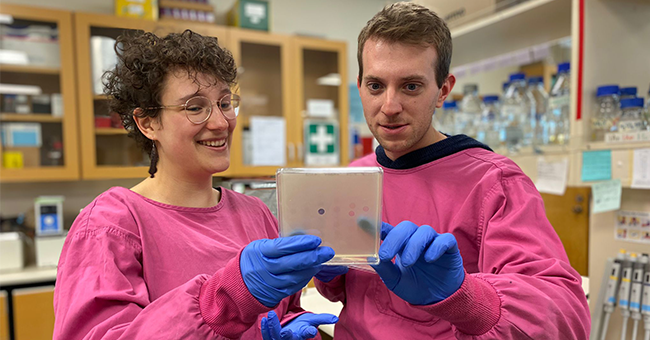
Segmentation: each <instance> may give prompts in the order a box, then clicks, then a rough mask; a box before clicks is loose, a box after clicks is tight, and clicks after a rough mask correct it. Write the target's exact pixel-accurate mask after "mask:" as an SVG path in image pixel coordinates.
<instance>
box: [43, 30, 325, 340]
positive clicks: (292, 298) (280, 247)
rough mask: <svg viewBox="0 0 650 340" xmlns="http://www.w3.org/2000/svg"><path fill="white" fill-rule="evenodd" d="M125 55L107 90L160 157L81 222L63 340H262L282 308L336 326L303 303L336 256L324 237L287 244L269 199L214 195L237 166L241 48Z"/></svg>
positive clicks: (158, 44) (125, 46)
mask: <svg viewBox="0 0 650 340" xmlns="http://www.w3.org/2000/svg"><path fill="white" fill-rule="evenodd" d="M116 51H117V53H118V58H119V62H118V65H117V66H116V68H115V69H114V70H112V71H110V72H108V74H107V78H106V83H105V87H106V94H108V95H109V96H110V97H111V98H112V99H111V104H110V107H111V109H112V110H113V111H115V112H118V113H119V114H120V115H121V117H122V122H123V124H124V127H125V128H126V129H127V130H128V131H129V135H130V136H131V137H133V138H135V139H136V140H137V141H138V143H139V144H140V145H141V146H142V147H143V149H144V150H145V151H147V152H149V153H150V154H151V168H150V171H149V172H150V174H151V176H150V177H148V178H145V179H144V180H143V181H142V182H140V183H139V184H137V185H136V186H134V187H133V188H131V189H126V188H118V187H116V188H111V189H109V190H107V191H106V192H104V193H103V194H101V195H100V196H98V197H97V198H96V199H95V200H94V201H93V202H92V203H91V204H90V205H88V206H87V207H86V208H84V209H83V210H82V212H81V213H80V214H79V215H78V216H77V218H76V220H75V222H74V223H73V225H72V227H71V228H70V232H69V234H68V236H67V238H66V242H65V245H64V247H63V251H62V253H61V257H60V262H59V266H58V272H57V280H56V281H57V287H56V291H55V297H54V311H55V315H56V321H55V329H54V339H81V338H84V339H90V338H92V339H99V338H107V337H110V338H118V337H119V338H125V339H140V338H153V339H179V338H183V339H223V338H228V339H231V338H233V339H235V338H236V339H260V338H261V337H262V334H261V330H260V327H259V326H258V325H259V324H260V323H261V320H262V317H263V316H264V315H266V313H268V312H269V311H271V310H274V314H273V315H277V317H278V318H279V319H278V320H281V321H282V324H283V325H287V324H293V325H294V326H295V325H298V326H300V325H302V324H303V323H304V322H306V321H305V320H306V319H308V320H309V321H310V322H312V323H314V322H315V323H314V324H313V325H316V326H317V325H318V324H319V323H331V322H335V320H333V319H332V318H334V316H324V317H323V318H320V317H319V316H313V314H303V313H304V311H303V310H302V309H301V308H300V293H298V292H299V291H300V289H301V288H302V287H303V286H305V285H306V284H307V283H308V282H309V280H310V279H311V278H312V277H313V276H314V274H316V273H317V272H318V271H319V269H320V268H321V264H322V263H323V262H325V261H327V260H329V259H330V258H332V257H333V256H334V253H333V250H332V249H331V248H327V247H319V244H320V242H321V241H320V239H318V238H317V237H315V236H307V235H305V236H296V237H291V238H278V224H277V221H276V220H275V218H274V217H273V215H272V214H271V212H270V211H269V209H268V208H267V207H266V205H264V203H262V201H260V200H259V199H258V198H255V197H249V196H245V195H241V194H238V193H236V192H233V191H230V190H227V189H225V188H213V187H212V175H213V174H214V173H217V172H221V171H224V170H226V169H227V168H228V166H229V164H230V160H229V157H230V155H229V150H230V144H231V142H232V133H233V131H234V129H235V125H236V123H237V108H238V107H239V102H240V99H239V96H237V95H236V94H233V93H232V92H231V90H232V88H233V86H234V85H235V77H236V74H237V72H236V70H237V68H236V66H235V62H234V60H233V57H232V55H231V54H230V52H228V51H227V50H225V49H223V48H221V47H220V46H219V44H218V41H217V39H216V38H212V37H204V36H201V35H199V34H196V33H193V32H191V31H185V32H183V33H182V34H170V35H168V36H166V37H164V38H160V37H157V36H156V35H154V34H151V33H144V32H138V33H135V34H132V35H128V36H122V37H120V38H118V39H117V43H116ZM270 239H273V240H270ZM270 262H272V263H270ZM303 315H305V316H303ZM314 318H316V319H317V320H321V321H314V320H316V319H314ZM294 320H295V321H294ZM301 320H302V321H301ZM328 320H329V321H328ZM301 322H302V323H301ZM307 328H308V327H306V328H305V329H307ZM312 328H313V330H314V331H315V328H314V327H312ZM296 332H298V331H296ZM298 333H300V332H298ZM307 334H311V333H309V332H305V336H306V335H307ZM295 338H300V339H303V338H305V337H303V336H301V335H300V334H298V335H297V336H296V337H295Z"/></svg>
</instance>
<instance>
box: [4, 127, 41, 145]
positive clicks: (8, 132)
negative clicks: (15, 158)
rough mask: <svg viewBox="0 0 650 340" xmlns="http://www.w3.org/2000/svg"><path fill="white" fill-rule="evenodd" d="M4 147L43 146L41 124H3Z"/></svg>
mask: <svg viewBox="0 0 650 340" xmlns="http://www.w3.org/2000/svg"><path fill="white" fill-rule="evenodd" d="M2 145H4V146H5V147H14V146H35V147H41V145H43V142H42V137H41V124H40V123H3V124H2Z"/></svg>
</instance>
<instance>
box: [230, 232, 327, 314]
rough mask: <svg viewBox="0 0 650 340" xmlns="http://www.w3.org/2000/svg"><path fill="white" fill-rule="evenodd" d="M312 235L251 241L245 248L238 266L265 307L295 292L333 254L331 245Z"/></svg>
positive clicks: (253, 292) (251, 290) (250, 288)
mask: <svg viewBox="0 0 650 340" xmlns="http://www.w3.org/2000/svg"><path fill="white" fill-rule="evenodd" d="M320 243H321V239H320V238H319V237H317V236H312V235H300V236H292V237H280V238H276V239H273V240H269V239H263V240H256V241H253V242H251V243H250V244H248V245H247V246H246V248H244V250H242V253H241V258H240V259H239V268H240V270H241V275H242V278H243V279H244V283H245V284H246V287H247V288H248V290H249V291H250V292H251V294H252V295H253V296H254V297H255V298H256V299H257V300H258V301H259V302H260V303H261V304H263V305H265V306H266V307H273V306H275V305H277V304H278V303H280V301H281V300H282V299H284V298H285V297H287V296H289V295H292V294H295V293H296V292H298V291H299V290H300V289H302V287H304V286H305V285H307V283H309V280H311V278H312V277H313V276H314V274H316V273H318V271H320V270H321V267H322V263H323V262H327V261H329V260H330V259H331V258H332V257H334V250H333V249H332V248H330V247H319V245H320Z"/></svg>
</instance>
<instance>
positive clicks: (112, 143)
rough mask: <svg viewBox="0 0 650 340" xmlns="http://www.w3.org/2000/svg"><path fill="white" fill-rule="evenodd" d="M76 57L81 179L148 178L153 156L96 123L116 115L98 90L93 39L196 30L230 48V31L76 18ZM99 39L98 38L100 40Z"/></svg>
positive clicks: (120, 130) (90, 16)
mask: <svg viewBox="0 0 650 340" xmlns="http://www.w3.org/2000/svg"><path fill="white" fill-rule="evenodd" d="M74 22H75V27H76V32H75V34H76V35H75V38H76V55H77V62H78V66H77V67H78V72H77V76H78V82H79V118H80V119H79V129H80V136H81V148H80V150H81V156H82V163H81V168H82V177H83V178H84V179H112V178H144V177H146V176H147V170H148V168H149V157H148V155H145V154H144V153H143V152H142V151H141V150H140V148H139V147H138V146H137V145H136V143H135V140H133V139H132V138H130V137H128V136H127V132H126V130H124V128H122V127H121V126H120V125H119V124H113V126H112V127H98V126H100V125H98V124H96V119H98V117H99V119H106V118H103V117H107V116H109V115H110V114H111V113H110V112H109V110H108V107H107V98H106V97H105V96H104V95H101V94H98V93H97V92H98V91H97V90H96V89H94V87H93V86H95V85H94V84H93V66H92V65H93V51H92V46H91V39H92V38H93V37H107V38H111V39H116V38H117V37H118V36H120V35H122V34H124V33H126V32H128V31H129V30H144V31H148V32H154V33H156V34H158V35H161V36H164V35H167V34H169V33H180V32H182V31H184V30H185V29H191V30H193V31H195V32H197V33H199V34H203V35H210V36H216V37H218V38H219V40H220V43H221V44H223V45H227V35H226V28H224V27H218V26H214V25H208V24H199V23H182V24H179V23H176V22H172V21H161V22H155V21H148V20H139V19H128V18H120V17H115V16H111V15H102V14H90V13H75V14H74ZM95 39H96V38H95Z"/></svg>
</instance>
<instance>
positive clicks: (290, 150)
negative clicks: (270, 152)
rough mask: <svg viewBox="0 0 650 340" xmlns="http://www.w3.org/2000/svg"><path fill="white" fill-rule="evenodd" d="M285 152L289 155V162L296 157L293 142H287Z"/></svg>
mask: <svg viewBox="0 0 650 340" xmlns="http://www.w3.org/2000/svg"><path fill="white" fill-rule="evenodd" d="M287 151H288V152H287V154H288V156H289V162H293V161H294V160H295V159H296V147H295V145H293V143H287Z"/></svg>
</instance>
